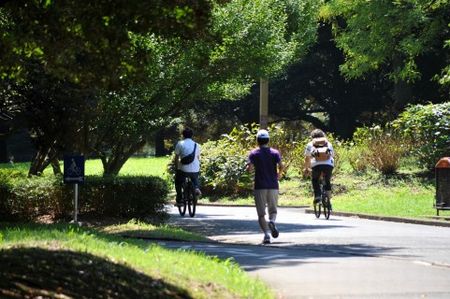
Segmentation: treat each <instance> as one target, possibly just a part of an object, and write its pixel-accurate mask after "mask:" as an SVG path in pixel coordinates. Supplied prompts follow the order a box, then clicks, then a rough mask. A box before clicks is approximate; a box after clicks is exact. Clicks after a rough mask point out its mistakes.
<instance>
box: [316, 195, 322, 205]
mask: <svg viewBox="0 0 450 299" xmlns="http://www.w3.org/2000/svg"><path fill="white" fill-rule="evenodd" d="M321 201H322V197H320V196H316V197H314V204H319V203H320V202H321Z"/></svg>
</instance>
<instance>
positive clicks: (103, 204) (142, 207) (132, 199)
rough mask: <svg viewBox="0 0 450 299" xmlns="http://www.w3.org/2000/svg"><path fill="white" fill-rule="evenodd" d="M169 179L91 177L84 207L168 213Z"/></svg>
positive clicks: (140, 214) (100, 211)
mask: <svg viewBox="0 0 450 299" xmlns="http://www.w3.org/2000/svg"><path fill="white" fill-rule="evenodd" d="M167 194H168V186H167V184H166V182H165V181H164V180H163V179H161V178H159V177H152V176H150V177H149V176H121V177H116V176H112V177H95V176H93V177H87V178H86V183H85V184H84V185H83V186H82V187H81V190H80V198H81V201H83V206H82V209H80V211H85V212H93V213H94V214H97V215H102V216H123V217H135V218H146V217H164V214H165V213H164V204H165V203H166V198H167Z"/></svg>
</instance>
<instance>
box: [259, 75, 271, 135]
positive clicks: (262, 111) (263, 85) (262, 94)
mask: <svg viewBox="0 0 450 299" xmlns="http://www.w3.org/2000/svg"><path fill="white" fill-rule="evenodd" d="M259 82H260V83H259V128H260V129H267V126H268V123H269V80H268V79H265V78H261V79H260V81H259Z"/></svg>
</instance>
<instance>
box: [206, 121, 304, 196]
mask: <svg viewBox="0 0 450 299" xmlns="http://www.w3.org/2000/svg"><path fill="white" fill-rule="evenodd" d="M257 130H258V125H257V124H252V125H247V126H245V125H242V126H239V127H236V128H234V129H233V130H232V131H231V132H230V133H229V134H226V135H223V136H222V138H221V139H219V140H217V141H209V142H207V143H205V144H203V145H202V157H201V162H202V177H203V180H204V185H205V187H206V188H207V189H208V188H210V189H211V191H212V192H218V193H224V194H239V193H244V194H245V193H246V192H249V191H250V190H252V178H253V175H252V174H249V173H248V172H246V171H245V164H246V162H247V157H248V154H249V151H250V150H251V149H252V148H254V147H255V146H257V144H256V139H255V136H256V132H257ZM268 131H269V133H270V142H269V145H270V146H271V147H273V148H275V149H277V150H279V151H280V153H281V156H282V160H283V163H284V164H285V166H286V172H287V170H288V169H289V167H290V166H291V164H292V163H293V162H294V161H297V160H296V159H297V157H298V152H297V151H296V146H297V144H296V142H294V140H292V137H291V134H290V132H288V131H287V130H285V129H284V128H282V127H281V126H277V125H271V126H270V127H269V128H268Z"/></svg>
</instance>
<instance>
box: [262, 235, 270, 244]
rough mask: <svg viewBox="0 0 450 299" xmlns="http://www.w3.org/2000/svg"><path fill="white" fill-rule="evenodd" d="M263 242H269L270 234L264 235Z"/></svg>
mask: <svg viewBox="0 0 450 299" xmlns="http://www.w3.org/2000/svg"><path fill="white" fill-rule="evenodd" d="M263 244H270V236H269V235H264V239H263Z"/></svg>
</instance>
